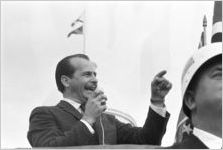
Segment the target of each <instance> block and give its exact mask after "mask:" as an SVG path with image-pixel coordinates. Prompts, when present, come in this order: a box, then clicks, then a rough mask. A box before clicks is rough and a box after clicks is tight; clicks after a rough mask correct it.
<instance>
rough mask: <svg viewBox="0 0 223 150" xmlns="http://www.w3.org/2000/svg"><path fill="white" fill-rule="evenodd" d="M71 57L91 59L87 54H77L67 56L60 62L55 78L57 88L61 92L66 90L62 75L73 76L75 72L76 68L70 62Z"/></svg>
mask: <svg viewBox="0 0 223 150" xmlns="http://www.w3.org/2000/svg"><path fill="white" fill-rule="evenodd" d="M71 58H83V59H86V60H90V59H89V57H88V56H87V55H85V54H75V55H70V56H67V57H65V58H63V59H62V60H61V61H59V62H58V64H57V67H56V72H55V78H56V84H57V88H58V90H59V91H60V92H61V93H63V92H64V86H63V84H62V83H61V76H62V75H66V76H68V77H70V78H71V77H72V75H73V73H74V72H75V68H74V67H73V66H72V65H71V64H70V59H71Z"/></svg>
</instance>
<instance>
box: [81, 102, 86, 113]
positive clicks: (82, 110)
mask: <svg viewBox="0 0 223 150" xmlns="http://www.w3.org/2000/svg"><path fill="white" fill-rule="evenodd" d="M80 109H81V113H82V114H84V111H85V103H82V104H81V105H80Z"/></svg>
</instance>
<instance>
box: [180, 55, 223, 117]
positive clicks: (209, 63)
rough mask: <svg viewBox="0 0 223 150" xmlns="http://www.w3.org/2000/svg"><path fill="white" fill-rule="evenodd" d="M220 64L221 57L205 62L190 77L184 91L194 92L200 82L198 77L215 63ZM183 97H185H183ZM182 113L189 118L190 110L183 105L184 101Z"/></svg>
mask: <svg viewBox="0 0 223 150" xmlns="http://www.w3.org/2000/svg"><path fill="white" fill-rule="evenodd" d="M219 62H220V63H222V55H217V56H215V57H213V58H211V59H209V60H208V61H206V62H205V63H204V64H203V65H202V66H201V67H200V68H199V69H198V70H197V71H196V73H195V74H194V76H193V77H192V79H191V81H190V83H189V85H188V88H187V90H186V92H187V91H195V90H196V88H197V86H198V82H199V81H200V77H201V75H202V74H203V72H204V71H206V70H207V69H208V68H209V67H210V66H212V65H214V64H216V63H219ZM184 97H185V96H184ZM183 111H184V113H185V114H186V115H187V116H188V117H189V118H191V110H190V109H189V108H188V107H187V105H186V104H185V101H184V100H183Z"/></svg>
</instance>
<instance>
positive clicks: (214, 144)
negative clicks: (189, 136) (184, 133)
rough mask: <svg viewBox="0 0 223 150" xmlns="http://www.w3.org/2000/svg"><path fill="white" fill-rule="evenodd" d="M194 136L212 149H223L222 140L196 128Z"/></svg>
mask: <svg viewBox="0 0 223 150" xmlns="http://www.w3.org/2000/svg"><path fill="white" fill-rule="evenodd" d="M193 134H194V135H195V136H197V137H198V138H199V139H200V140H201V141H202V142H203V143H204V144H205V145H206V146H207V147H208V148H210V149H221V147H222V139H221V138H219V137H217V136H215V135H213V134H211V133H209V132H206V131H204V130H201V129H198V128H194V130H193Z"/></svg>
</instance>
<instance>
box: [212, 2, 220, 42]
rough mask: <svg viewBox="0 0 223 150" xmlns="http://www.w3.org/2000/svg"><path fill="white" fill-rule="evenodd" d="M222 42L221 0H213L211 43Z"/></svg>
mask: <svg viewBox="0 0 223 150" xmlns="http://www.w3.org/2000/svg"><path fill="white" fill-rule="evenodd" d="M214 42H222V1H215V2H214V15H213V26H212V37H211V43H214Z"/></svg>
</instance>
